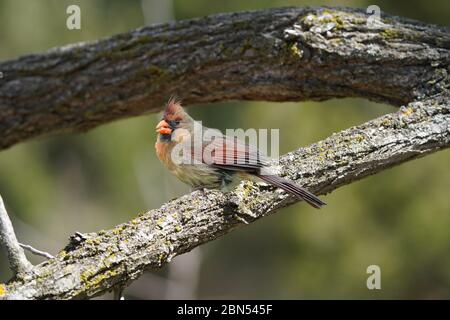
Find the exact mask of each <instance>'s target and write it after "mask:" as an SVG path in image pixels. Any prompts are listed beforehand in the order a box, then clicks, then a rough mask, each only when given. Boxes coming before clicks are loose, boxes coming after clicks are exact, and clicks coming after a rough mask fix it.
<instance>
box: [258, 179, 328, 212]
mask: <svg viewBox="0 0 450 320" xmlns="http://www.w3.org/2000/svg"><path fill="white" fill-rule="evenodd" d="M258 178H260V179H261V180H263V181H265V182H267V183H269V184H271V185H273V186H275V187H278V188H280V189H283V190H284V191H286V192H288V193H290V194H292V195H294V196H297V197H299V198H300V199H302V200H304V201H306V202H307V203H309V204H310V205H311V206H313V207H314V208H317V209H319V208H320V207H322V206H324V205H326V203H325V202H323V201H322V200H320V199H319V198H318V197H316V196H315V195H313V194H312V193H311V192H309V191H308V190H305V189H303V188H302V187H299V186H298V185H296V184H295V183H294V182H292V181H290V180H287V179H284V178H281V177H279V176H275V175H258Z"/></svg>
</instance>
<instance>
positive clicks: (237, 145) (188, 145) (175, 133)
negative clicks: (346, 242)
mask: <svg viewBox="0 0 450 320" xmlns="http://www.w3.org/2000/svg"><path fill="white" fill-rule="evenodd" d="M208 130H213V129H209V128H206V127H202V126H201V125H200V124H199V123H198V122H196V121H194V119H192V118H191V117H190V116H189V115H188V114H187V113H186V112H185V111H184V110H183V107H182V106H181V104H180V102H178V101H176V100H175V99H173V98H172V99H170V100H169V102H168V103H167V106H166V110H165V112H164V116H163V119H162V120H161V121H160V122H159V123H158V125H157V126H156V132H158V138H157V141H156V144H155V148H156V154H157V155H158V158H159V159H160V160H161V162H162V163H163V164H164V165H165V166H166V167H167V168H168V169H169V170H170V171H171V172H172V173H173V174H174V175H175V176H176V177H177V178H178V179H180V180H181V181H183V182H185V183H187V184H189V185H191V186H192V187H194V188H195V189H198V188H220V189H223V188H224V187H227V186H228V185H230V184H232V183H233V182H237V181H240V180H244V179H247V180H254V179H252V178H253V177H257V178H259V179H261V180H263V181H265V182H266V183H269V184H271V185H274V186H276V187H278V188H281V189H283V190H284V191H286V192H288V193H290V194H293V195H295V196H297V197H299V198H300V199H302V200H305V201H306V202H307V203H309V204H310V205H311V206H313V207H314V208H320V207H321V206H323V205H325V202H323V201H322V200H320V199H319V198H318V197H316V196H315V195H313V194H312V193H310V192H309V191H307V190H305V189H303V188H301V187H299V186H298V185H296V184H295V183H294V182H292V181H290V180H287V179H284V178H281V177H279V176H277V175H274V174H264V171H266V170H267V169H268V162H267V160H266V159H265V157H264V156H263V155H261V154H260V152H259V151H258V150H257V149H256V148H255V147H252V146H250V145H248V144H246V143H244V142H242V141H239V140H238V139H237V138H235V137H229V136H225V135H221V134H219V135H215V139H214V140H213V141H207V139H205V132H208ZM213 132H214V133H217V132H218V131H216V130H213ZM197 138H199V139H200V143H198V144H197V145H196V143H195V139H197ZM192 139H194V142H193V141H192ZM180 150H182V151H183V153H184V154H183V157H184V158H183V161H180V159H179V158H178V157H177V156H178V153H179V151H180ZM186 154H187V155H188V156H189V157H187V158H186ZM175 158H176V159H175Z"/></svg>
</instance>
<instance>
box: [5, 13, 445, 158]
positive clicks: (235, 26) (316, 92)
mask: <svg viewBox="0 0 450 320" xmlns="http://www.w3.org/2000/svg"><path fill="white" fill-rule="evenodd" d="M366 22H367V16H366V14H365V13H364V11H362V10H354V9H345V10H344V9H339V10H336V9H312V8H284V9H272V10H264V11H256V12H244V13H231V14H219V15H214V16H210V17H205V18H200V19H193V20H187V21H178V22H172V23H167V24H160V25H155V26H149V27H144V28H141V29H137V30H135V31H132V32H129V33H125V34H120V35H117V36H114V37H111V38H108V39H104V40H100V41H97V42H94V43H90V44H76V45H71V46H67V47H63V48H56V49H53V50H50V51H48V52H46V53H43V54H34V55H28V56H24V57H22V58H19V59H17V60H13V61H6V62H2V63H0V72H2V73H3V77H2V78H1V79H0V133H1V135H0V136H1V139H0V149H3V148H7V147H9V146H11V145H13V144H15V143H17V142H21V141H24V140H27V139H30V138H34V137H38V136H41V135H49V134H53V133H58V132H80V131H83V130H87V129H89V128H93V127H95V126H97V125H99V124H102V123H106V122H108V121H111V120H113V119H119V118H123V117H128V116H133V115H139V114H142V113H144V112H155V111H158V110H160V109H161V107H162V106H163V103H164V102H165V101H166V100H167V97H168V96H170V95H172V94H174V93H177V94H178V96H179V97H181V98H183V100H184V102H185V103H187V104H190V103H198V102H212V101H223V100H230V99H248V100H256V99H259V100H271V101H288V100H308V99H314V100H323V99H328V98H332V97H365V98H369V99H372V100H375V101H383V102H388V103H391V104H394V105H402V104H406V103H407V102H410V101H412V100H414V99H416V98H417V97H420V96H423V95H426V94H428V92H429V90H436V88H437V85H436V83H438V82H442V81H443V80H446V79H447V80H448V67H449V60H450V58H449V55H450V53H449V50H448V49H449V46H450V39H449V33H450V32H449V29H447V28H440V27H437V26H430V25H424V24H422V23H419V22H416V21H411V20H407V19H403V18H398V17H393V16H389V15H385V14H383V15H382V20H381V22H376V21H375V23H374V25H373V27H368V25H367V23H366ZM447 82H448V81H446V85H447V84H448V83H447Z"/></svg>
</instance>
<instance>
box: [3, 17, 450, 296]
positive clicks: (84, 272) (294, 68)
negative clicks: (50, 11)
mask: <svg viewBox="0 0 450 320" xmlns="http://www.w3.org/2000/svg"><path fill="white" fill-rule="evenodd" d="M365 19H366V17H365V15H364V14H362V13H361V12H359V11H357V10H350V9H347V10H337V11H336V10H331V9H326V10H324V9H297V8H290V9H274V10H266V11H258V12H251V13H238V14H223V15H216V16H212V17H206V18H202V19H196V20H190V21H181V22H176V23H170V24H165V25H158V26H154V27H147V28H143V29H139V30H136V31H133V32H131V33H128V34H124V35H120V36H116V37H113V38H110V39H106V40H102V41H99V42H97V43H94V44H89V45H79V46H74V47H69V48H63V49H55V50H53V51H51V52H48V53H45V54H42V55H34V56H28V57H24V58H21V59H19V60H16V61H12V62H6V63H2V64H0V70H2V71H3V72H4V73H5V75H6V82H3V83H2V84H1V86H0V128H1V132H2V140H1V142H0V143H1V147H3V148H6V147H8V146H10V145H12V144H14V143H16V142H19V141H23V140H25V139H28V138H32V137H35V136H38V135H41V134H44V133H49V134H50V133H54V132H59V131H62V130H63V129H64V130H65V128H68V130H69V131H73V132H77V131H80V130H84V129H87V128H91V127H94V126H96V125H98V124H101V123H105V122H107V121H110V120H112V119H116V118H120V117H124V116H130V115H135V114H140V113H142V112H144V111H156V110H159V108H160V106H161V105H162V102H163V100H166V98H167V96H168V95H169V93H173V91H174V88H175V89H176V90H178V91H179V93H182V94H180V95H181V96H182V97H183V98H184V99H185V101H187V102H188V103H190V102H206V101H218V100H227V99H266V100H274V101H287V100H302V99H317V100H322V99H327V98H330V97H344V96H350V97H353V96H360V97H366V98H369V99H373V100H376V101H385V102H389V103H391V104H394V105H402V104H404V105H405V106H403V107H401V108H400V109H399V110H398V111H397V112H395V113H392V114H388V115H385V116H382V117H380V118H377V119H374V120H372V121H369V122H367V123H365V124H362V125H359V126H356V127H353V128H349V129H347V130H344V131H342V132H340V133H337V134H334V135H332V136H331V137H329V138H327V139H325V140H323V141H320V142H318V143H315V144H313V145H311V146H308V147H305V148H301V149H299V150H297V151H294V152H291V153H289V154H287V155H284V156H283V157H281V160H280V164H281V174H282V175H286V176H288V177H289V178H291V179H293V180H295V181H296V182H297V183H299V184H300V185H303V186H306V187H308V188H309V189H310V190H311V191H313V192H314V193H317V194H325V193H329V192H331V191H333V190H334V189H336V188H338V187H340V186H342V185H345V184H348V183H351V182H353V181H356V180H358V179H361V178H364V177H366V176H368V175H371V174H375V173H377V172H380V171H382V170H385V169H387V168H389V167H392V166H394V165H397V164H400V163H403V162H405V161H408V160H411V159H415V158H418V157H420V156H423V155H426V154H430V153H432V152H435V151H438V150H442V149H445V148H448V147H449V145H450V106H449V97H450V94H449V87H450V85H449V78H448V72H449V71H450V70H449V65H450V50H449V47H450V41H449V39H450V37H449V34H450V32H449V30H448V29H445V28H439V27H436V26H427V25H424V24H420V23H418V22H414V21H409V20H406V19H401V18H396V17H391V16H384V18H383V20H382V21H381V22H378V23H376V25H375V28H374V29H373V28H368V27H367V25H366V23H365V22H366V20H365ZM296 201H297V199H294V198H292V197H290V196H289V195H287V194H285V193H284V192H283V191H281V190H278V189H277V190H274V189H273V188H272V187H270V186H266V185H262V184H254V183H251V182H245V183H243V184H241V185H240V186H239V187H238V188H237V189H236V190H234V191H233V192H230V193H221V192H219V191H214V190H207V191H204V192H201V191H196V192H193V193H191V194H188V195H185V196H183V197H180V198H179V199H176V200H172V201H170V202H168V203H166V204H164V205H163V206H162V207H161V208H159V209H154V210H151V211H149V212H147V213H144V214H142V215H140V216H139V217H137V218H136V219H134V220H132V221H130V222H128V223H124V224H121V225H119V226H117V227H116V228H114V229H111V230H107V231H100V232H97V233H91V234H87V235H82V236H80V235H78V236H76V237H72V238H71V242H70V243H69V245H67V246H66V248H65V249H64V250H62V251H61V252H60V253H59V254H58V255H57V256H56V257H55V258H53V259H50V260H48V261H46V262H43V263H41V264H40V265H37V266H35V267H33V270H32V272H29V273H27V275H26V278H24V279H22V280H13V281H10V282H9V283H8V284H7V285H6V286H4V285H3V286H0V289H1V290H0V295H1V296H2V297H3V298H5V299H72V298H88V297H92V296H96V295H99V294H102V293H104V292H106V291H108V290H111V289H113V288H116V287H124V286H126V285H127V284H128V283H129V282H130V281H132V280H134V279H136V278H137V277H138V276H139V275H141V274H142V272H144V270H147V269H158V268H160V267H161V266H163V265H164V264H166V263H168V262H169V261H170V260H171V259H172V258H173V257H175V256H176V255H179V254H182V253H184V252H187V251H189V250H192V249H193V248H195V247H196V246H198V245H200V244H202V243H205V242H208V241H212V240H214V239H216V238H218V237H220V236H222V235H224V234H226V233H228V232H230V231H232V230H233V229H235V228H237V227H239V226H242V225H243V222H242V220H243V219H242V218H244V220H245V221H249V222H253V221H255V220H257V219H260V218H262V217H264V216H266V215H269V214H272V213H274V212H275V211H277V210H278V209H280V208H283V207H285V206H288V205H291V204H293V203H295V202H296Z"/></svg>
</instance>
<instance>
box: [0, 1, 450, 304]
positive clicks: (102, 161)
mask: <svg viewBox="0 0 450 320" xmlns="http://www.w3.org/2000/svg"><path fill="white" fill-rule="evenodd" d="M70 4H78V5H80V6H81V11H82V21H81V24H82V29H81V30H75V31H70V30H68V29H67V28H66V25H65V21H66V18H67V15H66V13H65V11H66V7H67V6H68V5H70ZM371 4H377V5H379V6H380V7H381V9H382V10H383V11H386V12H389V13H392V14H396V15H401V16H406V17H409V18H414V19H418V20H422V21H424V22H429V23H435V24H441V25H447V26H448V18H449V16H450V15H449V13H450V2H448V1H439V0H416V1H362V0H361V1H356V0H355V1H295V0H292V1H287V0H278V1H277V0H262V1H261V0H259V1H253V0H252V1H248V0H247V1H238V0H229V1H211V0H194V1H181V0H176V1H175V0H174V1H167V0H142V1H139V0H135V1H119V0H116V1H111V0H110V1H106V0H84V1H60V0H35V1H28V0H0V60H1V61H3V60H8V59H14V58H16V57H18V56H20V55H24V54H29V53H36V52H41V51H44V50H46V49H49V48H51V47H54V46H61V45H64V44H69V43H73V42H80V41H91V40H95V39H99V38H102V37H107V36H111V35H113V34H116V33H120V32H125V31H128V30H131V29H133V28H136V27H139V26H142V25H145V24H151V23H156V22H165V21H169V20H174V19H176V20H178V19H188V18H193V17H200V16H204V15H207V14H213V13H220V12H230V11H241V10H253V9H261V8H269V7H280V6H305V5H314V6H319V5H340V6H351V7H362V8H366V7H367V6H368V5H371ZM394 110H395V108H393V107H391V106H387V105H382V104H376V103H371V102H368V101H365V100H362V99H344V100H331V101H327V102H323V103H313V102H302V103H283V104H280V103H267V102H229V103H216V104H211V105H208V106H206V107H205V106H190V107H189V111H190V112H191V113H192V115H193V116H194V117H195V118H198V119H201V120H203V121H204V123H205V124H206V125H208V126H210V127H217V128H221V129H225V128H250V127H254V128H281V131H280V145H281V150H280V152H281V153H285V152H288V151H290V150H293V149H295V148H298V147H300V146H303V145H307V144H309V143H312V142H314V141H317V140H319V139H322V138H325V137H327V136H328V135H330V134H331V133H333V132H336V131H339V130H341V129H344V128H346V127H348V126H351V125H356V124H359V123H362V122H364V121H367V120H369V119H371V118H374V117H376V116H378V115H381V114H384V113H387V112H393V111H394ZM281 111H282V112H281ZM157 119H158V116H157V115H150V116H142V117H138V118H133V119H128V120H122V121H118V122H115V123H111V124H108V125H105V126H102V127H99V128H97V129H95V130H92V131H90V132H88V133H86V134H78V135H64V136H58V137H52V138H46V139H39V140H36V141H30V142H27V143H22V144H20V145H16V146H14V147H12V148H10V149H8V150H6V151H2V152H0V194H1V195H2V196H3V198H4V200H5V203H6V206H7V209H8V211H9V213H10V215H11V218H12V220H13V223H14V225H15V228H16V232H17V234H18V237H19V239H20V241H22V242H25V243H28V244H31V245H34V246H36V247H38V248H40V249H45V250H48V251H50V252H52V253H56V252H58V250H59V249H61V248H62V247H63V246H64V245H65V244H66V243H67V238H68V236H69V235H70V234H73V233H74V232H75V231H82V232H91V231H96V230H99V229H106V228H110V227H112V226H114V225H116V224H119V223H121V222H124V221H127V220H129V219H131V218H133V217H134V216H135V215H136V214H137V213H138V212H141V211H144V210H146V209H151V208H157V207H159V206H160V205H161V204H162V203H164V202H165V201H167V200H169V199H171V198H174V197H176V196H179V195H181V194H184V193H185V192H187V191H188V187H187V186H185V185H182V184H181V182H178V181H177V180H176V179H175V178H173V177H171V176H170V174H169V173H168V172H167V171H166V170H165V169H163V168H162V166H161V165H160V163H159V161H158V160H157V158H156V156H155V153H154V147H153V145H154V140H155V133H154V129H153V128H154V126H155V124H156V122H157ZM299 124H300V125H299ZM449 163H450V153H449V152H448V151H444V152H440V153H436V154H433V155H431V156H427V157H425V158H423V159H419V160H416V161H413V162H411V163H407V164H404V165H402V166H400V167H396V168H394V169H391V170H388V171H385V172H383V173H381V174H378V175H376V176H373V177H369V178H367V179H364V180H363V181H360V182H357V183H354V184H352V185H350V186H346V187H343V188H340V189H338V190H336V191H335V192H333V193H332V194H330V195H328V196H326V198H325V200H326V201H327V202H328V204H329V205H328V206H327V207H326V208H325V209H323V210H321V211H320V213H318V212H316V211H315V210H314V209H310V207H309V206H307V205H304V204H302V203H300V204H297V205H294V206H292V207H289V208H286V209H283V210H281V211H280V212H279V213H277V214H275V215H273V216H271V217H267V218H265V219H263V220H262V221H259V222H257V223H254V224H252V225H250V226H248V227H245V228H241V229H239V230H236V231H235V232H233V233H231V234H229V235H227V236H225V237H223V238H221V239H219V240H218V241H214V242H212V243H209V244H207V245H204V246H202V247H201V248H200V249H196V250H194V251H193V252H191V253H189V254H186V255H183V256H180V257H178V258H176V259H175V260H174V261H173V263H172V264H171V265H170V266H169V267H166V268H165V269H164V270H161V271H160V272H154V273H151V272H149V273H146V274H145V275H144V276H143V277H142V278H140V279H139V280H137V281H136V282H135V283H134V284H133V285H132V286H131V287H129V288H128V289H127V291H126V296H127V297H128V298H137V299H156V298H160V299H164V298H211V299H215V298H255V299H256V298H275V299H278V298H287V299H310V298H325V299H329V298H337V299H348V298H363V299H367V298H376V299H378V298H447V299H448V298H450V255H449V252H450V232H449V230H450V199H449V197H448V193H449V190H450V179H449V177H450V167H449ZM161 182H162V183H161ZM30 259H31V260H32V261H33V262H35V263H37V262H39V261H42V259H40V258H37V257H33V256H30ZM372 264H375V265H379V266H380V267H381V276H382V278H381V285H382V289H381V290H368V289H367V287H366V279H367V277H368V275H367V274H366V268H367V267H368V266H369V265H372ZM9 277H10V272H9V270H8V266H7V262H6V257H5V254H4V252H3V251H2V252H0V282H1V281H6V280H7V279H8V278H9Z"/></svg>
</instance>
